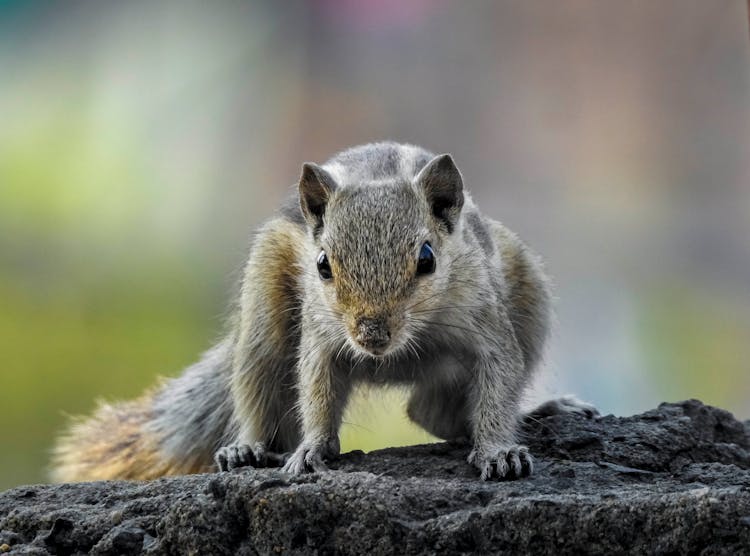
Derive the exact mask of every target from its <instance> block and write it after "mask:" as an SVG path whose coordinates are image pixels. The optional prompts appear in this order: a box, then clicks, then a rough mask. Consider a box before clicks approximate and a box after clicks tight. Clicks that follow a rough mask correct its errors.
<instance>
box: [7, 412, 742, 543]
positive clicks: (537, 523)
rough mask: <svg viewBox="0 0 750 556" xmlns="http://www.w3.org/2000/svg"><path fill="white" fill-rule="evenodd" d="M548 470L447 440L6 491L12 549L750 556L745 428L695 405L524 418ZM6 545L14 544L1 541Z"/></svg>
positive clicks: (540, 462)
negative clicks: (525, 474) (282, 467)
mask: <svg viewBox="0 0 750 556" xmlns="http://www.w3.org/2000/svg"><path fill="white" fill-rule="evenodd" d="M524 434H525V436H526V442H527V443H528V445H529V447H530V449H531V451H532V453H533V454H534V455H535V457H536V472H535V474H534V475H533V476H532V477H531V478H529V479H523V480H519V481H502V482H486V483H482V482H480V481H479V480H478V479H477V477H476V474H475V472H474V470H473V469H472V468H471V467H470V466H469V465H468V464H466V463H465V458H466V455H467V452H468V449H467V448H465V447H458V446H451V445H448V444H433V445H423V446H413V447H408V448H391V449H387V450H380V451H377V452H372V453H370V454H367V455H365V454H362V453H360V452H352V453H349V454H346V455H344V456H342V457H341V458H340V459H339V460H338V461H336V462H332V465H331V467H332V468H335V470H334V471H331V472H329V473H324V474H313V475H307V476H304V477H300V478H292V477H289V476H286V475H284V474H282V473H280V472H279V471H275V470H252V469H248V470H242V471H238V472H232V473H219V474H207V475H194V476H188V477H175V478H168V479H162V480H158V481H153V482H148V483H128V482H101V483H82V484H68V485H57V486H28V487H20V488H16V489H13V490H9V491H7V492H5V493H3V494H0V552H2V551H3V550H5V551H9V553H10V554H78V553H87V552H90V553H92V554H139V553H148V554H201V555H203V554H273V553H288V554H309V553H316V552H317V553H321V554H330V553H341V554H417V553H428V554H430V553H446V554H458V553H476V554H486V553H493V552H507V553H534V554H580V553H593V554H622V553H636V554H688V553H689V554H750V438H749V437H748V430H747V428H746V424H745V423H742V422H740V421H737V420H735V419H734V418H733V417H732V415H731V414H730V413H728V412H726V411H723V410H721V409H716V408H713V407H709V406H705V405H703V404H702V403H700V402H698V401H695V400H691V401H686V402H681V403H677V404H662V405H661V406H659V408H657V409H654V410H651V411H648V412H646V413H643V414H641V415H635V416H633V417H613V416H605V417H599V418H595V419H585V418H584V417H580V416H573V415H566V416H554V417H548V418H545V419H542V420H539V421H537V422H528V423H526V424H525V428H524ZM2 545H6V546H2Z"/></svg>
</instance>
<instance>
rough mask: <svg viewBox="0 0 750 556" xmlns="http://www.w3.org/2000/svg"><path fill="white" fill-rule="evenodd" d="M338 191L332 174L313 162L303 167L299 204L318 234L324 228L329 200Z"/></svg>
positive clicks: (306, 163) (306, 218)
mask: <svg viewBox="0 0 750 556" xmlns="http://www.w3.org/2000/svg"><path fill="white" fill-rule="evenodd" d="M334 191H336V182H335V181H334V179H333V177H332V176H331V174H329V173H328V172H326V171H325V170H324V169H323V168H321V167H320V166H318V165H317V164H314V163H312V162H305V163H304V164H303V165H302V176H301V177H300V179H299V204H300V207H301V208H302V214H304V216H305V220H307V223H308V224H309V225H310V227H311V228H312V229H313V230H314V231H316V232H317V230H319V229H320V228H322V227H323V215H324V214H325V212H326V206H327V205H328V200H329V199H330V198H331V195H332V194H333V192H334Z"/></svg>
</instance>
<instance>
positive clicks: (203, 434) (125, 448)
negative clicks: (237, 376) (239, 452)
mask: <svg viewBox="0 0 750 556" xmlns="http://www.w3.org/2000/svg"><path fill="white" fill-rule="evenodd" d="M228 355H229V346H228V344H227V343H222V344H219V345H218V346H216V347H215V348H214V349H212V350H211V351H209V352H207V353H206V354H205V355H204V356H203V358H202V359H201V360H200V361H199V362H198V363H196V364H195V365H193V366H192V367H189V368H188V369H187V370H186V371H185V372H184V373H183V374H182V375H181V376H179V377H176V378H173V379H170V380H167V381H165V382H164V383H163V384H161V385H160V386H159V387H157V388H156V389H154V390H152V391H149V392H147V393H146V394H145V395H144V396H143V397H141V398H139V399H137V400H134V401H129V402H124V403H118V404H106V403H102V404H100V405H99V408H98V409H97V410H96V411H95V413H94V415H93V416H91V417H88V418H83V419H81V418H78V419H76V420H74V422H73V423H72V425H71V426H70V428H69V430H68V432H67V433H66V434H64V435H63V436H62V437H60V439H59V440H58V442H57V445H56V446H55V448H54V452H53V459H52V468H51V473H50V475H51V479H52V480H53V481H55V482H77V481H97V480H107V479H128V480H148V479H155V478H157V477H163V476H165V475H182V474H188V473H202V472H207V471H210V470H211V468H212V466H213V454H214V452H215V451H216V449H218V448H219V447H221V446H222V445H224V444H225V443H228V441H229V440H230V439H231V437H232V433H233V430H232V404H231V394H230V392H229V384H228V372H227V371H228V361H229V357H228Z"/></svg>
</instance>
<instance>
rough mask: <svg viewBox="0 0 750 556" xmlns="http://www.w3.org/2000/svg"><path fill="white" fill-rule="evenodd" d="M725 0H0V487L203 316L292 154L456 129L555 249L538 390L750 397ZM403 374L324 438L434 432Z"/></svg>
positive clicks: (470, 158) (32, 469)
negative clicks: (401, 387)
mask: <svg viewBox="0 0 750 556" xmlns="http://www.w3.org/2000/svg"><path fill="white" fill-rule="evenodd" d="M749 62H750V39H749V36H748V15H747V5H746V3H745V2H744V1H743V0H734V1H732V0H721V1H715V2H705V1H703V0H690V1H689V0H661V1H659V2H651V1H648V0H639V1H634V2H621V1H617V0H608V1H602V0H588V1H585V0H581V1H570V2H528V1H524V0H518V1H513V2H508V1H504V2H498V1H494V0H488V1H484V2H480V1H476V2H470V3H467V2H449V1H438V0H434V1H433V0H418V1H415V0H411V1H405V0H377V1H376V0H369V1H365V0H318V1H306V2H305V1H300V0H297V1H288V2H287V1H285V2H274V1H271V0H267V1H253V2H250V1H246V2H197V1H196V2H188V1H174V2H169V1H148V2H146V1H143V2H141V1H131V2H94V1H91V2H64V3H62V2H46V1H45V2H39V1H8V0H4V1H0V440H1V441H2V442H0V450H1V452H0V453H1V454H2V457H0V489H1V488H6V487H10V486H13V485H16V484H20V483H27V482H35V481H43V480H45V466H46V465H47V461H48V452H49V449H50V447H51V445H52V440H53V438H54V436H55V434H57V432H59V430H60V429H61V428H62V427H63V425H64V423H65V419H66V418H65V415H66V414H78V413H82V412H88V411H90V410H91V409H92V408H93V407H94V403H95V400H96V399H97V398H105V399H109V400H113V399H120V398H127V397H132V396H135V395H137V394H138V393H139V392H140V391H141V390H142V389H143V388H144V387H146V386H147V385H149V384H152V383H153V382H154V378H155V376H156V375H157V374H163V375H170V374H174V373H177V372H178V371H179V370H180V368H181V367H183V366H185V365H186V364H188V363H190V362H192V361H193V360H195V358H196V357H197V355H198V354H199V353H200V352H201V351H202V350H204V349H206V348H208V347H209V346H210V345H211V343H212V342H213V341H214V340H215V339H216V338H217V337H218V335H219V333H220V332H221V329H222V321H223V318H224V316H225V314H226V307H227V306H228V302H229V300H230V297H231V292H232V291H233V290H234V287H235V283H236V280H237V278H238V276H239V269H240V268H241V266H242V263H243V259H244V257H245V255H246V247H247V245H248V241H249V237H250V233H251V231H252V230H253V228H255V227H256V226H257V225H258V224H259V223H260V222H262V221H263V220H264V219H265V218H267V217H268V216H269V215H270V214H272V212H273V211H274V210H275V209H276V207H277V205H278V204H279V202H280V201H281V200H282V198H284V197H285V196H286V195H287V194H288V193H289V191H290V187H291V186H292V185H293V184H294V182H295V180H296V178H297V176H298V172H299V168H300V164H301V163H302V162H303V161H305V160H313V161H323V160H325V159H326V158H327V157H329V156H330V155H331V154H333V153H334V152H336V151H337V150H340V149H342V148H345V147H347V146H350V145H353V144H358V143H363V142H367V141H372V140H378V139H395V140H399V141H408V142H414V143H417V144H421V145H424V146H426V147H428V148H430V149H432V150H434V151H436V152H445V151H447V152H452V153H453V154H454V156H455V158H456V160H457V161H458V163H459V166H460V167H461V168H462V170H463V173H464V176H465V179H466V182H467V184H468V186H469V188H470V189H471V190H472V191H473V193H474V196H475V199H476V200H477V201H478V203H479V204H480V205H481V206H482V207H483V209H484V211H485V212H486V213H487V214H488V215H491V216H493V217H495V218H498V219H501V220H502V221H504V222H505V223H506V224H508V225H509V226H510V227H511V228H512V229H514V230H515V231H517V232H519V233H520V234H521V235H522V237H524V238H525V239H526V240H527V241H528V242H529V243H530V244H531V245H532V246H533V247H534V248H535V249H536V250H538V251H539V252H541V253H542V254H543V255H544V257H545V258H546V260H547V263H548V268H549V271H550V273H551V274H552V275H553V276H554V280H555V283H556V293H557V296H558V298H559V299H558V303H557V320H558V323H557V327H556V332H555V335H554V338H553V341H552V346H551V348H550V353H549V356H548V361H547V364H546V365H545V369H544V370H543V373H542V374H541V375H540V376H541V378H540V380H539V381H538V382H539V383H538V385H537V388H536V390H535V392H534V393H533V394H532V395H531V396H530V397H531V398H537V399H538V398H545V397H548V396H550V395H554V394H556V393H565V392H575V393H577V394H578V395H580V396H581V397H583V398H584V399H587V400H589V401H591V402H593V403H595V404H596V405H597V406H599V407H600V408H601V409H602V410H603V412H605V413H608V412H612V413H615V414H630V413H633V412H637V411H641V410H645V409H647V408H650V407H653V406H654V405H655V404H657V403H658V402H660V401H662V400H677V399H683V398H688V397H699V398H701V399H703V400H705V401H706V402H709V403H712V404H718V405H721V406H724V407H726V408H728V409H730V410H731V411H733V412H734V413H735V414H736V415H738V416H739V417H741V418H748V417H750V365H749V363H748V361H749V360H750V295H749V294H750V156H749V155H750V148H749V147H750V103H749V102H748V101H749V100H750V63H749ZM401 405H402V400H401V398H400V397H399V394H398V393H391V394H388V395H385V396H384V395H382V394H381V393H380V392H373V393H370V394H369V395H367V396H366V397H365V398H364V399H363V400H362V399H361V400H360V401H359V402H358V403H357V404H356V406H357V407H356V409H355V410H354V411H353V412H351V413H350V414H349V415H348V417H347V425H346V427H345V430H344V435H343V436H344V448H345V449H349V448H356V447H359V448H364V449H371V448H375V447H379V446H384V445H388V444H391V445H393V444H405V443H410V442H415V441H424V440H426V439H428V437H427V436H426V435H425V434H424V433H421V432H419V431H417V430H416V429H415V428H413V427H410V426H409V425H407V424H406V423H405V420H404V419H403V417H402V408H401Z"/></svg>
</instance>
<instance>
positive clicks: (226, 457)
mask: <svg viewBox="0 0 750 556" xmlns="http://www.w3.org/2000/svg"><path fill="white" fill-rule="evenodd" d="M282 460H283V456H278V455H276V454H272V453H271V452H267V451H266V447H265V446H264V445H263V443H261V442H257V443H256V444H255V445H253V446H250V445H249V444H232V445H231V446H224V447H222V448H219V449H218V450H216V453H215V454H214V461H215V462H216V466H217V467H218V468H219V471H231V470H232V469H237V468H238V467H273V466H278V465H279V464H280V463H281V461H282Z"/></svg>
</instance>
